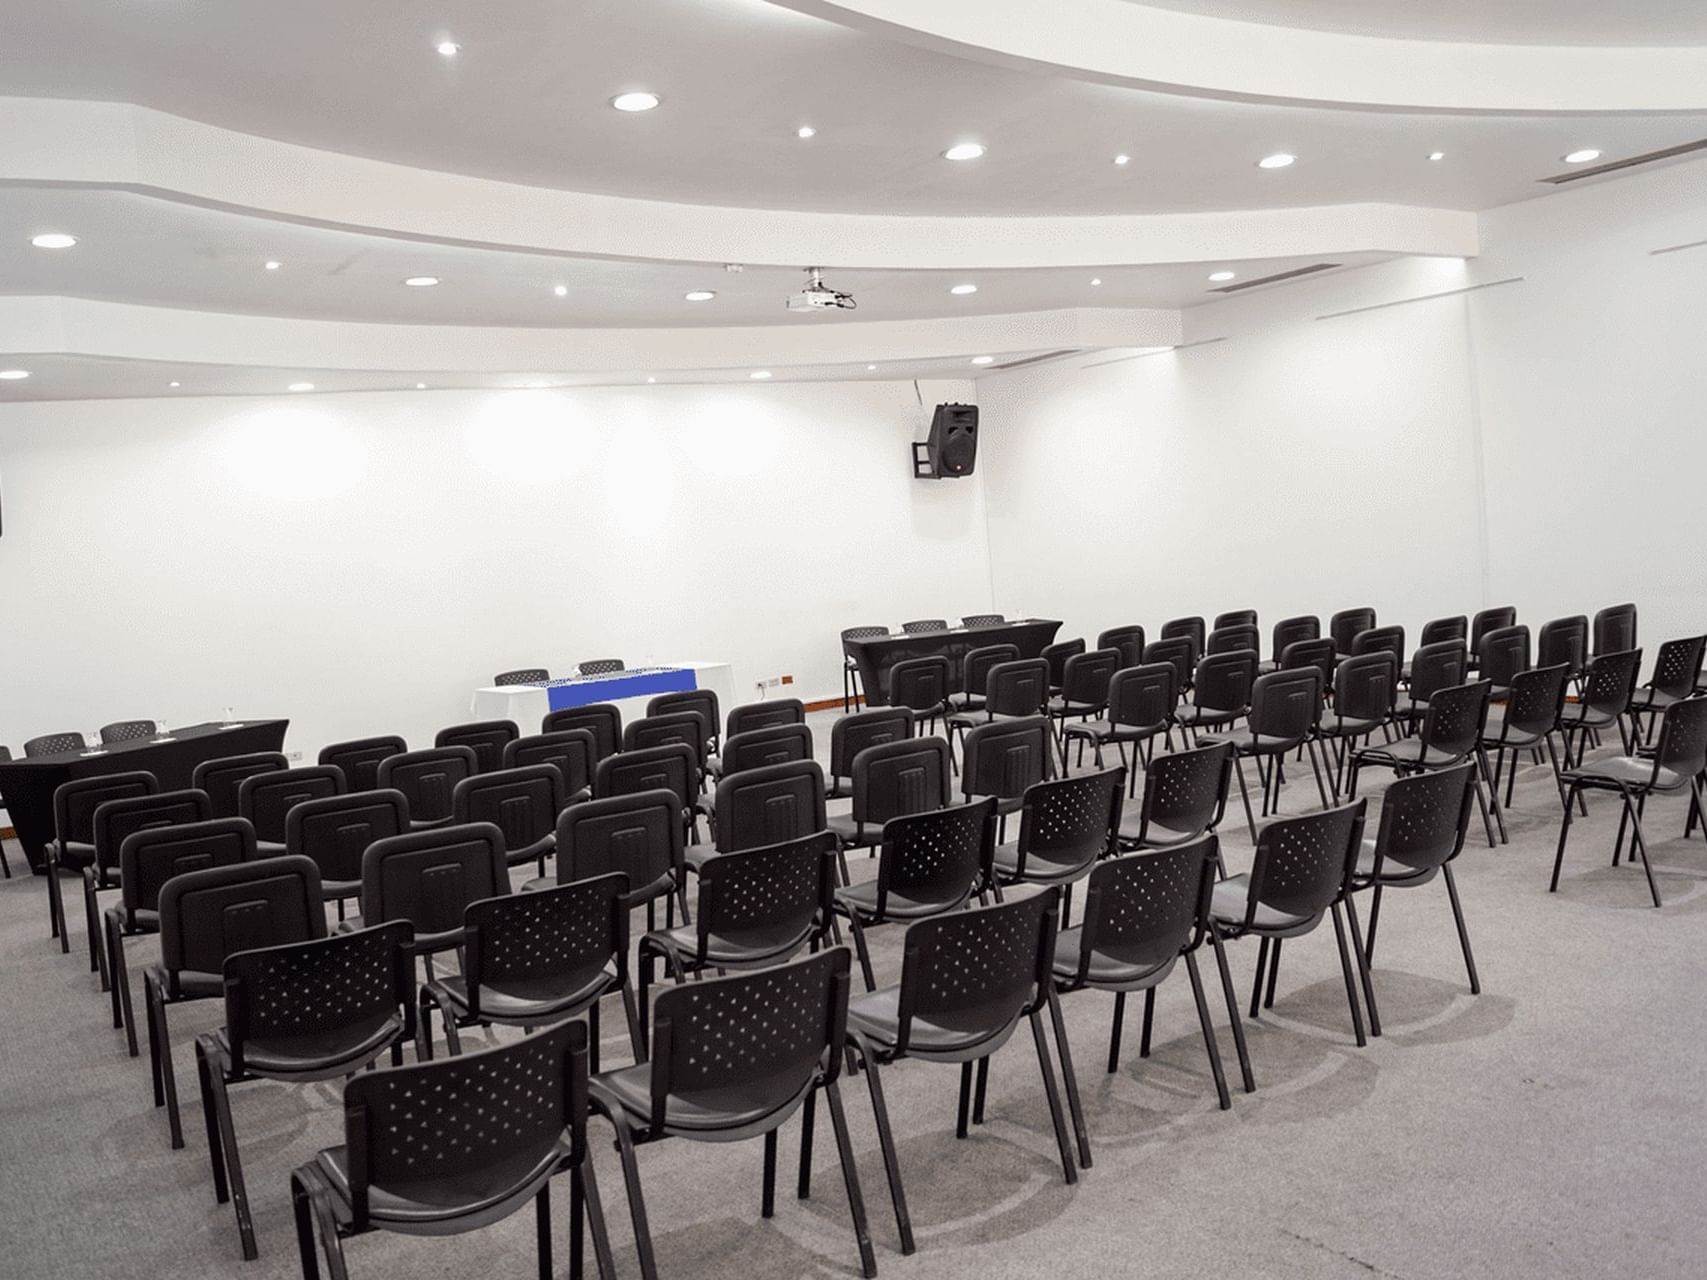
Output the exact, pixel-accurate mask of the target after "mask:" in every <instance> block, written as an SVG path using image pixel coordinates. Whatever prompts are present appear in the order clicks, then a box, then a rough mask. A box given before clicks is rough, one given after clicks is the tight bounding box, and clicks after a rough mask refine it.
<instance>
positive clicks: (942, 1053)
mask: <svg viewBox="0 0 1707 1280" xmlns="http://www.w3.org/2000/svg"><path fill="white" fill-rule="evenodd" d="M1059 897H1060V890H1058V889H1056V888H1055V887H1054V886H1053V885H1048V886H1041V885H1039V886H1026V887H1025V888H1022V889H1020V890H1019V891H1017V892H1016V893H1014V894H1012V895H1011V896H1010V897H1009V898H1008V900H1007V901H1005V902H997V903H992V904H990V905H989V906H981V907H969V908H968V909H966V910H964V911H956V912H953V913H952V914H949V915H941V916H935V917H933V918H931V919H928V920H920V921H917V922H915V923H913V924H910V925H908V926H907V933H906V940H905V941H904V943H903V944H902V952H903V954H902V960H901V980H900V982H899V983H897V984H895V985H892V986H886V987H880V988H878V989H877V990H876V991H869V992H865V993H864V994H861V995H856V996H854V997H852V998H851V999H850V1000H849V1001H848V1011H847V1027H848V1039H849V1040H850V1041H851V1042H852V1044H853V1046H854V1049H855V1051H856V1052H857V1053H858V1054H859V1058H860V1061H861V1063H862V1064H863V1066H864V1068H865V1070H864V1075H865V1080H866V1087H867V1089H869V1090H870V1093H871V1109H872V1113H873V1115H874V1117H875V1119H876V1122H877V1137H878V1145H879V1147H880V1148H881V1149H882V1152H883V1164H884V1169H885V1171H886V1172H887V1174H888V1177H889V1196H890V1200H891V1201H892V1202H893V1204H894V1207H895V1226H896V1229H897V1231H898V1233H899V1235H900V1237H901V1252H902V1253H904V1254H911V1253H913V1252H914V1251H915V1248H916V1246H915V1243H914V1239H913V1227H912V1221H911V1215H910V1214H909V1212H908V1209H907V1198H906V1191H905V1189H904V1188H903V1185H902V1180H901V1166H900V1160H899V1158H898V1156H897V1154H896V1150H895V1135H894V1133H893V1131H892V1130H891V1128H890V1124H889V1109H888V1106H887V1105H886V1104H885V1102H884V1097H883V1080H882V1077H883V1075H884V1074H885V1073H886V1072H890V1071H893V1070H894V1069H895V1067H896V1064H897V1063H900V1062H902V1061H904V1060H907V1059H915V1060H917V1061H920V1062H926V1063H952V1064H956V1065H958V1066H959V1067H960V1108H959V1116H958V1119H957V1121H956V1125H955V1136H956V1137H959V1138H964V1137H965V1136H966V1134H967V1120H968V1118H969V1114H970V1115H971V1116H972V1118H974V1119H976V1120H978V1121H982V1119H983V1105H982V1104H983V1090H982V1089H980V1090H979V1098H978V1103H977V1105H976V1107H973V1105H972V1096H971V1095H972V1075H973V1064H974V1063H976V1064H977V1068H978V1079H979V1083H980V1084H981V1085H982V1084H983V1083H984V1082H985V1081H986V1080H987V1078H988V1072H989V1060H990V1056H991V1055H992V1054H994V1053H995V1052H996V1051H997V1050H999V1049H1001V1048H1002V1047H1003V1046H1004V1045H1006V1044H1007V1043H1008V1041H1009V1040H1011V1039H1012V1038H1013V1034H1014V1032H1015V1031H1016V1030H1017V1029H1018V1027H1019V1025H1020V1023H1021V1022H1028V1023H1030V1025H1031V1038H1032V1044H1033V1046H1034V1048H1035V1049H1036V1051H1037V1065H1038V1069H1039V1071H1040V1072H1041V1073H1042V1076H1043V1092H1044V1096H1045V1098H1046V1099H1047V1100H1048V1104H1049V1117H1050V1120H1051V1121H1052V1124H1053V1128H1054V1130H1055V1144H1056V1147H1057V1149H1058V1150H1059V1153H1060V1157H1061V1173H1062V1177H1063V1178H1064V1179H1065V1181H1066V1183H1067V1184H1068V1185H1069V1186H1071V1185H1073V1184H1074V1183H1076V1182H1078V1180H1079V1171H1078V1167H1077V1166H1076V1165H1075V1163H1074V1160H1073V1149H1072V1145H1071V1143H1070V1141H1069V1139H1068V1137H1067V1125H1066V1121H1065V1119H1064V1117H1063V1116H1062V1114H1061V1095H1060V1092H1059V1090H1058V1089H1057V1088H1056V1084H1055V1067H1054V1064H1053V1062H1052V1061H1051V1055H1050V1052H1049V1044H1048V1040H1047V1038H1046V1036H1045V1035H1044V1031H1043V1021H1042V1014H1043V1011H1044V1010H1045V1009H1047V1010H1048V1011H1049V1013H1050V1015H1051V1017H1052V1018H1053V1019H1055V1024H1056V1027H1057V1029H1059V1027H1060V1025H1061V1023H1060V1005H1059V1004H1058V1003H1057V1001H1056V996H1055V984H1054V981H1053V963H1052V962H1053V959H1054V954H1055V916H1056V912H1057V910H1058V900H1059ZM831 954H836V953H835V952H832V953H831ZM842 954H846V953H845V952H843V953H842ZM1056 1042H1057V1044H1058V1045H1059V1046H1060V1049H1061V1051H1062V1055H1061V1070H1062V1077H1063V1083H1064V1085H1065V1088H1066V1093H1067V1097H1068V1101H1069V1105H1070V1106H1071V1108H1072V1112H1073V1119H1074V1122H1075V1127H1076V1128H1077V1129H1078V1130H1079V1135H1078V1136H1079V1160H1080V1161H1081V1162H1082V1163H1083V1164H1084V1165H1085V1167H1087V1168H1089V1167H1090V1163H1091V1151H1090V1142H1089V1138H1088V1135H1086V1133H1085V1132H1084V1127H1083V1122H1082V1108H1081V1107H1080V1104H1079V1089H1078V1083H1077V1081H1076V1080H1075V1079H1074V1076H1073V1065H1072V1057H1071V1055H1070V1051H1069V1050H1068V1048H1067V1042H1066V1040H1065V1039H1063V1038H1061V1037H1060V1035H1059V1030H1057V1038H1056Z"/></svg>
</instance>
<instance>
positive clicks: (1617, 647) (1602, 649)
mask: <svg viewBox="0 0 1707 1280" xmlns="http://www.w3.org/2000/svg"><path fill="white" fill-rule="evenodd" d="M1635 647H1636V606H1635V605H1633V604H1615V605H1611V606H1609V607H1607V608H1605V609H1602V610H1601V611H1600V612H1599V613H1597V614H1595V615H1594V656H1595V657H1597V658H1598V657H1599V656H1600V655H1601V654H1603V653H1623V652H1625V651H1626V650H1629V649H1634V648H1635ZM24 750H25V752H26V753H27V752H28V751H29V748H28V747H25V748H24Z"/></svg>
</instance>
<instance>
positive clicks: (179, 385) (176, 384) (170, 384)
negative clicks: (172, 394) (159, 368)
mask: <svg viewBox="0 0 1707 1280" xmlns="http://www.w3.org/2000/svg"><path fill="white" fill-rule="evenodd" d="M166 385H167V386H169V387H181V386H183V385H184V384H183V383H181V382H168V383H167V384H166Z"/></svg>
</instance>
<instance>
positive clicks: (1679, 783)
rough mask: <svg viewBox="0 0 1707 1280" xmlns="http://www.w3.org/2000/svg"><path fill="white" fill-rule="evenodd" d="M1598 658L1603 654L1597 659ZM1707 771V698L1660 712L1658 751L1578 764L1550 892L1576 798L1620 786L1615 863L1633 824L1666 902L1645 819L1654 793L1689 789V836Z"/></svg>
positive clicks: (1706, 800) (1704, 795) (1655, 889)
mask: <svg viewBox="0 0 1707 1280" xmlns="http://www.w3.org/2000/svg"><path fill="white" fill-rule="evenodd" d="M1595 661H1596V662H1597V663H1598V662H1600V661H1601V659H1598V658H1597V659H1596V660H1595ZM1703 770H1707V698H1686V699H1684V700H1683V701H1682V702H1674V703H1672V704H1671V705H1670V706H1668V707H1667V708H1666V709H1665V710H1664V711H1662V712H1661V713H1660V739H1659V742H1658V743H1657V744H1656V745H1655V746H1654V749H1653V754H1652V755H1620V756H1613V757H1612V758H1610V759H1605V760H1595V761H1593V762H1592V763H1590V764H1589V765H1587V766H1586V767H1585V766H1583V765H1580V764H1579V765H1578V766H1577V767H1576V768H1574V769H1567V770H1565V774H1564V779H1565V785H1566V786H1568V787H1569V788H1570V792H1569V794H1568V795H1567V797H1566V800H1565V821H1564V825H1563V826H1561V827H1560V828H1559V851H1558V853H1557V854H1555V855H1554V858H1553V879H1552V881H1551V883H1549V884H1548V886H1547V891H1548V892H1549V893H1556V892H1557V891H1558V888H1559V869H1560V868H1561V867H1562V866H1564V863H1565V842H1566V841H1567V840H1568V839H1570V835H1571V816H1572V815H1571V801H1572V800H1575V799H1576V798H1577V796H1578V794H1579V793H1580V792H1582V791H1585V790H1588V791H1616V792H1617V793H1618V798H1619V800H1620V801H1621V802H1622V804H1623V807H1624V811H1623V814H1622V815H1621V816H1620V818H1619V820H1618V841H1617V843H1616V844H1614V845H1613V846H1612V865H1613V866H1615V867H1616V866H1617V865H1618V859H1619V856H1620V855H1621V853H1622V851H1623V847H1624V830H1625V827H1626V825H1628V826H1629V829H1630V835H1631V848H1632V849H1633V850H1634V853H1633V854H1632V861H1634V858H1635V855H1638V854H1639V855H1640V856H1641V859H1642V870H1643V871H1644V872H1645V873H1646V875H1647V877H1648V892H1649V893H1650V894H1652V895H1653V899H1654V905H1655V906H1656V907H1657V906H1659V905H1660V890H1659V886H1658V885H1657V884H1655V883H1654V869H1653V867H1652V866H1650V865H1649V863H1648V842H1647V841H1646V840H1645V839H1644V838H1643V836H1642V818H1643V816H1644V812H1645V810H1646V809H1647V805H1648V797H1649V796H1653V795H1674V794H1676V793H1678V792H1684V791H1687V793H1688V794H1689V817H1688V819H1686V821H1685V826H1684V834H1685V835H1688V834H1689V832H1690V830H1691V828H1692V827H1693V825H1694V821H1695V819H1696V817H1698V816H1699V815H1701V814H1702V813H1704V812H1707V808H1704V806H1707V792H1704V791H1703V786H1702V771H1703Z"/></svg>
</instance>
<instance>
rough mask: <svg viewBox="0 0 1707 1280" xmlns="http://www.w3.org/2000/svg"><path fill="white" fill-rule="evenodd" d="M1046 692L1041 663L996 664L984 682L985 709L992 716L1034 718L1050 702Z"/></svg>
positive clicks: (1046, 674)
mask: <svg viewBox="0 0 1707 1280" xmlns="http://www.w3.org/2000/svg"><path fill="white" fill-rule="evenodd" d="M1049 688H1050V677H1049V663H1048V662H1046V661H1045V660H1044V659H1042V658H1021V659H1020V660H1019V661H1018V662H999V663H997V664H996V665H995V666H993V667H991V668H990V671H989V674H988V675H987V676H986V677H985V680H984V708H985V710H987V711H988V712H989V713H990V714H991V715H993V716H1034V715H1036V714H1037V713H1038V712H1040V711H1042V710H1043V707H1044V704H1045V703H1047V702H1048V701H1049Z"/></svg>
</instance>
